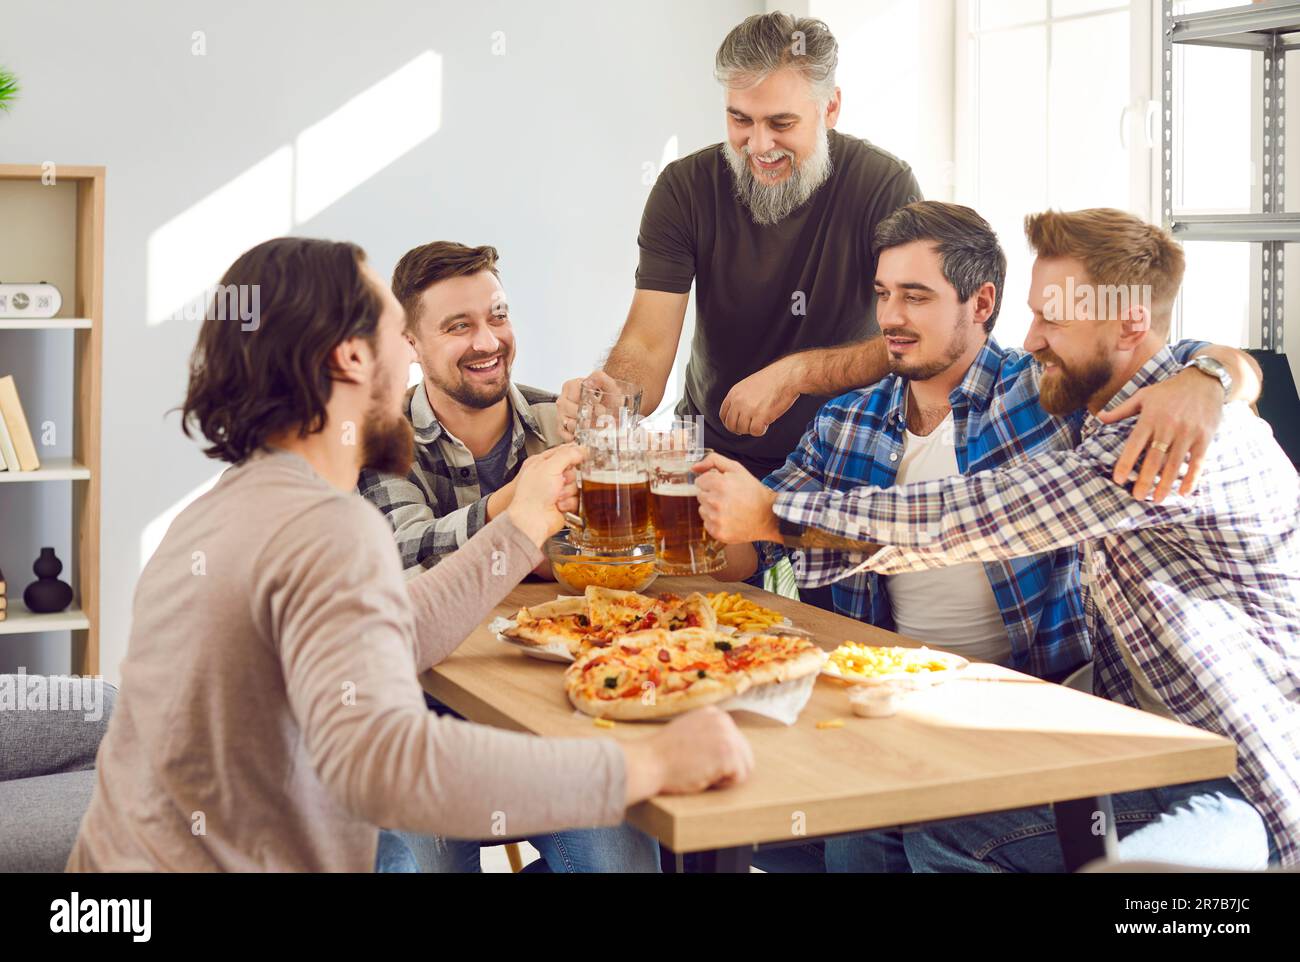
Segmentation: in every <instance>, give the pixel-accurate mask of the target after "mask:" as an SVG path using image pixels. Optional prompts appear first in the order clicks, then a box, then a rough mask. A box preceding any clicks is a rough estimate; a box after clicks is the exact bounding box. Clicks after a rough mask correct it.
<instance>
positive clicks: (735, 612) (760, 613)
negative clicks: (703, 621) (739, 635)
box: [705, 591, 785, 631]
mask: <svg viewBox="0 0 1300 962" xmlns="http://www.w3.org/2000/svg"><path fill="white" fill-rule="evenodd" d="M705 597H706V598H708V599H709V604H711V605H712V606H713V611H714V613H715V614H716V615H717V616H718V624H720V625H728V626H730V627H732V628H735V629H736V630H737V631H762V630H763V629H764V628H771V627H773V626H775V625H779V624H782V623H783V622H784V621H785V615H783V614H781V613H780V612H779V611H773V610H772V609H771V608H764V607H763V606H762V605H760V604H758V603H757V602H754V601H750V600H749V599H748V598H746V597H744V596H743V595H739V594H737V593H736V592H734V591H713V592H710V593H709V594H707V595H705Z"/></svg>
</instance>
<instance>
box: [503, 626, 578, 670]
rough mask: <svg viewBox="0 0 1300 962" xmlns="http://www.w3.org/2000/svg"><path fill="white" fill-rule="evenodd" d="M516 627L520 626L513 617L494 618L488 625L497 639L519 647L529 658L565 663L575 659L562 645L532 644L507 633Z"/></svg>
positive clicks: (513, 646) (512, 646)
mask: <svg viewBox="0 0 1300 962" xmlns="http://www.w3.org/2000/svg"><path fill="white" fill-rule="evenodd" d="M516 627H518V622H516V621H514V620H513V619H510V618H494V619H493V620H492V623H491V624H489V625H488V631H490V632H492V634H494V635H495V636H496V639H497V641H500V642H503V643H504V644H507V645H509V646H510V647H511V648H517V649H519V650H520V651H522V652H523V653H524V654H525V655H527V656H528V657H529V658H536V659H537V660H538V661H555V662H559V663H561V664H565V665H567V664H569V663H570V662H572V661H573V660H574V659H573V655H571V654H569V649H568V648H567V647H564V646H562V645H559V644H550V645H530V644H528V643H527V642H524V641H520V640H519V639H517V638H511V637H510V636H509V635H507V634H506V631H508V630H509V629H511V628H516Z"/></svg>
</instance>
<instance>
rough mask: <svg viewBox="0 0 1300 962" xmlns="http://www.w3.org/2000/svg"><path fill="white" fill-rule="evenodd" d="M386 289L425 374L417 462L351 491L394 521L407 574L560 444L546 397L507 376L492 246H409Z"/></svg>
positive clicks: (371, 475)
mask: <svg viewBox="0 0 1300 962" xmlns="http://www.w3.org/2000/svg"><path fill="white" fill-rule="evenodd" d="M393 293H394V294H395V295H396V296H397V299H398V300H399V301H400V302H401V303H402V306H403V307H404V308H405V309H406V318H407V322H406V323H407V330H406V336H407V339H408V340H409V341H410V342H411V344H412V346H413V347H414V348H415V351H416V354H417V355H418V356H419V358H420V366H421V367H422V368H423V370H424V380H423V382H422V383H420V384H417V385H416V386H415V387H413V388H411V389H410V390H409V391H407V392H406V401H405V413H406V417H407V419H408V420H409V421H410V422H411V426H412V427H413V428H414V429H415V462H414V465H413V466H412V468H411V471H410V473H409V474H408V475H407V476H406V477H404V478H401V477H396V476H394V475H385V474H379V473H377V472H374V471H364V472H362V474H361V482H360V485H359V488H360V491H361V494H362V495H363V496H364V497H365V498H366V499H367V500H369V501H371V502H373V503H374V504H375V505H376V506H377V507H378V508H379V510H381V511H382V512H383V513H384V516H385V517H387V518H388V522H389V524H391V525H392V526H393V531H394V532H395V534H396V536H397V547H398V550H399V551H400V552H401V556H402V567H403V568H404V569H406V572H407V577H411V576H412V575H414V574H417V573H419V572H420V571H422V570H423V569H425V568H432V567H433V566H434V565H436V564H437V563H438V562H439V561H441V560H442V559H443V558H445V557H446V556H447V555H449V554H451V553H452V552H453V551H455V550H456V549H457V548H459V547H460V546H461V545H463V544H464V543H465V542H466V541H467V540H468V539H469V538H470V537H472V536H473V535H474V533H475V532H476V531H478V530H479V529H480V528H482V527H483V526H484V525H485V524H487V523H488V522H489V521H491V520H492V519H493V518H495V517H496V516H497V515H498V514H500V513H501V512H502V511H504V510H505V509H506V508H507V507H509V505H510V499H511V496H512V495H513V494H514V477H515V475H516V474H518V472H519V466H520V465H521V464H522V463H523V461H524V458H526V457H528V456H529V455H532V454H537V453H539V452H541V451H545V450H546V449H547V448H550V447H553V446H555V445H557V444H561V443H563V442H562V439H561V438H560V434H559V431H558V427H557V423H556V413H555V395H554V394H548V393H547V392H545V391H539V390H537V389H536V388H531V387H526V386H524V385H520V384H515V383H513V382H512V381H511V380H510V368H511V366H512V364H513V363H514V359H515V336H514V331H513V329H512V328H511V325H510V308H509V304H507V302H506V298H505V292H504V290H503V289H502V287H501V281H500V278H499V276H498V273H497V252H496V250H495V248H492V247H466V246H465V245H464V244H456V243H451V242H448V241H436V242H434V243H432V244H425V245H424V246H422V247H417V248H415V249H414V250H411V251H408V252H407V253H406V255H405V256H403V257H402V259H401V260H400V261H399V262H398V264H397V268H396V269H395V270H394V271H393ZM545 564H546V563H545V562H543V568H544V567H545ZM541 573H543V574H545V572H544V571H542V572H541Z"/></svg>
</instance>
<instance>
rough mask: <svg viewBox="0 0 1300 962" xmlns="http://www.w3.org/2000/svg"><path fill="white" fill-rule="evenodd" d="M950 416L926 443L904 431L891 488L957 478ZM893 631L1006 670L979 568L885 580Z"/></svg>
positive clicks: (1006, 651) (994, 611)
mask: <svg viewBox="0 0 1300 962" xmlns="http://www.w3.org/2000/svg"><path fill="white" fill-rule="evenodd" d="M953 434H954V427H953V420H952V412H951V411H949V412H948V416H947V417H946V418H944V419H943V423H941V424H940V425H939V426H938V427H937V428H935V429H934V430H933V431H931V432H930V433H929V434H927V435H926V436H925V437H918V436H917V435H915V434H913V433H912V432H911V431H907V432H905V434H904V438H903V456H902V459H901V460H900V461H899V464H898V479H897V480H896V481H895V482H894V483H895V484H909V483H911V482H913V481H938V480H939V479H941V478H950V477H952V476H953V475H954V474H959V473H960V471H959V470H958V468H957V448H956V446H955V443H954V438H953ZM885 590H886V591H888V592H889V602H890V605H891V607H892V608H893V610H894V623H895V625H897V627H898V631H899V632H900V633H902V634H904V635H909V636H910V637H912V638H916V639H918V640H920V641H924V642H925V643H927V644H930V645H934V646H935V647H936V648H946V649H948V650H949V651H955V652H957V653H959V654H961V655H964V656H965V657H967V658H972V659H978V660H980V661H992V662H997V663H999V664H1004V665H1005V664H1009V663H1010V660H1011V640H1010V639H1009V638H1008V637H1007V626H1006V624H1005V623H1004V622H1003V621H1002V613H1001V611H1000V610H999V608H998V603H997V599H996V598H994V597H993V587H992V586H991V585H990V584H989V579H988V575H987V574H986V573H985V571H984V565H983V563H982V562H978V561H973V562H969V563H967V564H959V565H951V566H949V567H947V568H931V569H929V570H927V571H911V572H907V573H906V574H900V575H890V576H888V577H886V578H885Z"/></svg>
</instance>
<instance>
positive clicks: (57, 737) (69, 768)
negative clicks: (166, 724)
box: [0, 675, 117, 872]
mask: <svg viewBox="0 0 1300 962" xmlns="http://www.w3.org/2000/svg"><path fill="white" fill-rule="evenodd" d="M88 684H90V682H88V681H85V682H83V680H81V679H62V678H58V677H50V676H44V675H0V686H6V687H5V691H6V693H7V694H13V693H15V692H17V691H18V689H19V685H22V686H23V689H22V690H23V692H25V693H26V692H29V691H30V690H31V689H32V687H33V686H36V687H37V688H39V687H41V686H44V691H45V693H46V697H45V700H44V703H43V704H44V705H45V707H32V705H33V701H32V699H31V697H30V696H29V695H24V696H23V702H14V704H16V705H21V706H22V707H12V708H11V707H9V704H10V699H8V698H7V699H5V701H3V702H0V872H62V871H63V866H64V865H65V864H66V863H67V861H68V854H69V853H70V852H71V851H72V843H73V841H74V840H75V839H76V837H77V829H78V827H79V826H80V825H81V816H82V815H84V814H85V812H86V807H87V806H88V805H89V804H90V795H91V791H92V790H93V789H94V786H95V754H96V752H98V750H99V743H100V740H101V739H102V738H103V737H104V732H105V731H106V730H107V729H108V719H109V716H110V715H111V714H112V711H113V704H114V702H115V700H116V697H117V689H116V688H114V687H113V686H112V685H110V684H108V683H106V682H95V683H94V684H95V685H96V686H97V687H96V688H95V689H94V693H93V694H92V695H90V698H93V701H91V700H84V701H83V700H77V699H74V698H73V697H72V696H73V692H72V688H71V686H73V685H75V686H77V687H78V688H79V689H80V691H79V692H78V695H80V696H85V695H87V688H86V685H88ZM54 696H57V697H54ZM37 704H41V703H37ZM51 705H54V706H55V707H50V706H51ZM90 706H94V708H95V710H93V711H87V708H88V707H90ZM88 715H92V716H93V715H99V716H100V717H98V718H94V717H91V718H88V717H87V716H88Z"/></svg>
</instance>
